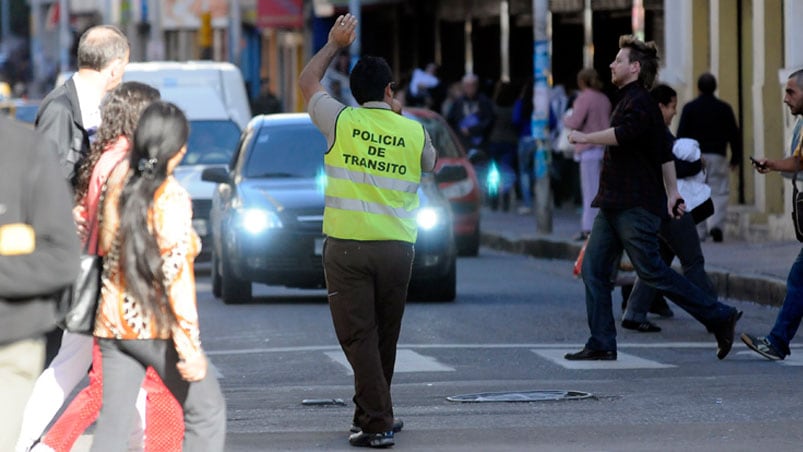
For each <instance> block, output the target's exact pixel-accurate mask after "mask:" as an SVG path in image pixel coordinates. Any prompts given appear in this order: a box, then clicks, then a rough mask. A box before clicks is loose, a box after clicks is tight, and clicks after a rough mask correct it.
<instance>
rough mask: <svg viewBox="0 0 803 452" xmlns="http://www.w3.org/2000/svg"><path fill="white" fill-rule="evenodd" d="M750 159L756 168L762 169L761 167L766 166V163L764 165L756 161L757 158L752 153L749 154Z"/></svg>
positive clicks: (764, 167)
mask: <svg viewBox="0 0 803 452" xmlns="http://www.w3.org/2000/svg"><path fill="white" fill-rule="evenodd" d="M750 161H751V162H753V165H756V168H758V169H762V170H763V169H766V168H767V165H765V164H763V163H758V160H756V159H754V158H753V156H752V155H751V156H750Z"/></svg>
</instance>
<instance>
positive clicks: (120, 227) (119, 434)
mask: <svg viewBox="0 0 803 452" xmlns="http://www.w3.org/2000/svg"><path fill="white" fill-rule="evenodd" d="M188 135H189V125H188V123H187V118H186V117H185V115H184V113H183V112H182V111H181V110H180V109H179V108H178V107H176V106H175V105H173V104H171V103H168V102H161V101H160V102H155V103H153V104H151V105H150V106H149V107H148V108H146V109H145V111H144V112H143V113H142V116H141V118H140V120H139V123H138V125H137V129H136V131H135V133H134V143H133V148H132V150H131V154H130V158H129V167H130V169H129V171H128V174H127V179H126V182H125V185H124V187H123V189H122V192H119V193H118V192H116V191H114V190H109V191H108V192H107V196H106V199H105V200H104V203H103V206H101V208H102V211H103V225H102V228H101V231H100V237H99V247H100V250H101V251H105V252H106V259H105V261H104V268H103V290H102V295H101V302H100V306H99V308H98V314H97V322H96V325H95V337H97V338H98V342H99V344H100V349H101V354H102V362H103V374H104V382H103V407H102V408H101V412H100V416H99V418H98V421H97V424H96V428H95V437H94V441H93V444H92V450H93V451H118V450H119V451H124V450H125V449H126V438H127V436H128V435H127V433H128V429H130V426H131V422H132V416H133V415H134V412H133V410H131V406H132V405H133V403H134V400H135V399H136V395H137V391H138V388H139V385H140V384H141V383H142V380H143V378H144V376H145V369H146V368H147V367H148V366H152V367H153V368H154V370H156V372H157V373H158V374H159V376H160V377H161V378H162V380H163V381H164V383H165V385H166V386H167V387H168V389H170V391H171V392H172V393H173V395H174V396H175V398H176V400H177V401H178V402H179V403H180V404H181V405H182V407H183V409H184V423H185V433H184V444H183V450H186V451H196V450H197V451H212V452H214V451H222V450H223V446H224V442H225V436H226V408H225V402H224V400H223V395H222V394H221V391H220V386H219V385H218V381H217V379H216V378H215V376H214V375H211V374H209V373H208V372H207V359H206V355H205V354H204V351H203V349H202V348H201V342H200V334H199V326H198V309H197V305H196V298H195V278H194V269H193V260H194V258H195V256H196V255H197V254H198V252H199V250H200V240H199V238H198V235H197V234H195V232H194V231H193V229H192V205H191V202H190V197H189V194H188V193H187V191H186V190H185V189H184V188H183V187H181V185H179V183H178V182H177V181H176V179H175V178H174V177H173V175H172V174H173V170H174V169H175V167H176V166H177V165H178V163H179V162H180V161H181V159H182V157H183V156H184V154H185V153H186V151H187V136H188Z"/></svg>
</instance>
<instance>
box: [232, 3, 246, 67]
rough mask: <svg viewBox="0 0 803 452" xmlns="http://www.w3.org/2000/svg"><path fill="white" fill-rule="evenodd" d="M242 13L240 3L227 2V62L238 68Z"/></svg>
mask: <svg viewBox="0 0 803 452" xmlns="http://www.w3.org/2000/svg"><path fill="white" fill-rule="evenodd" d="M241 14H242V11H240V1H239V0H230V1H229V62H230V63H232V64H233V65H235V66H237V67H239V66H240V40H241V39H242V28H243V26H242V18H241Z"/></svg>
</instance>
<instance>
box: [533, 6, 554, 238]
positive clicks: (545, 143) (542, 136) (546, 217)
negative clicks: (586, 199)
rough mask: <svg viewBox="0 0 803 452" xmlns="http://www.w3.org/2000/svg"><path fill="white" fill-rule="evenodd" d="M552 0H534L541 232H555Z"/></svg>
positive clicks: (536, 168)
mask: <svg viewBox="0 0 803 452" xmlns="http://www.w3.org/2000/svg"><path fill="white" fill-rule="evenodd" d="M548 20H549V0H533V38H534V42H533V83H534V85H533V116H532V134H533V138H534V139H535V143H536V150H535V162H534V165H533V166H534V172H535V223H536V230H537V231H538V232H539V233H541V234H550V233H552V189H551V187H550V181H549V162H550V160H551V157H552V156H551V151H550V145H549V83H550V81H549V75H550V63H549V33H548V32H547V28H548Z"/></svg>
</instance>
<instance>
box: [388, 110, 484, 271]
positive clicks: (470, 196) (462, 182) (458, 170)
mask: <svg viewBox="0 0 803 452" xmlns="http://www.w3.org/2000/svg"><path fill="white" fill-rule="evenodd" d="M403 113H404V115H405V116H407V117H410V118H412V119H414V120H416V121H418V122H420V123H421V124H423V125H424V128H425V129H426V130H427V132H429V136H430V138H432V144H433V145H434V146H435V149H437V150H438V163H437V165H436V166H435V180H436V181H437V182H438V188H440V190H441V193H443V195H444V197H446V199H448V200H449V204H451V206H452V215H453V216H454V236H455V240H456V241H457V248H458V252H459V253H460V255H462V256H476V255H477V253H478V252H479V248H480V205H481V203H482V194H481V192H480V185H479V182H478V181H477V174H476V173H475V172H474V166H473V165H472V164H471V162H470V161H469V160H468V157H467V156H466V152H465V150H464V149H463V146H462V145H461V144H460V140H459V139H458V137H457V135H456V134H455V133H454V131H453V130H452V128H451V127H450V126H449V124H448V123H447V122H446V120H444V119H443V117H441V115H439V114H438V113H436V112H434V111H432V110H427V109H425V108H405V109H404V112H403Z"/></svg>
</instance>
